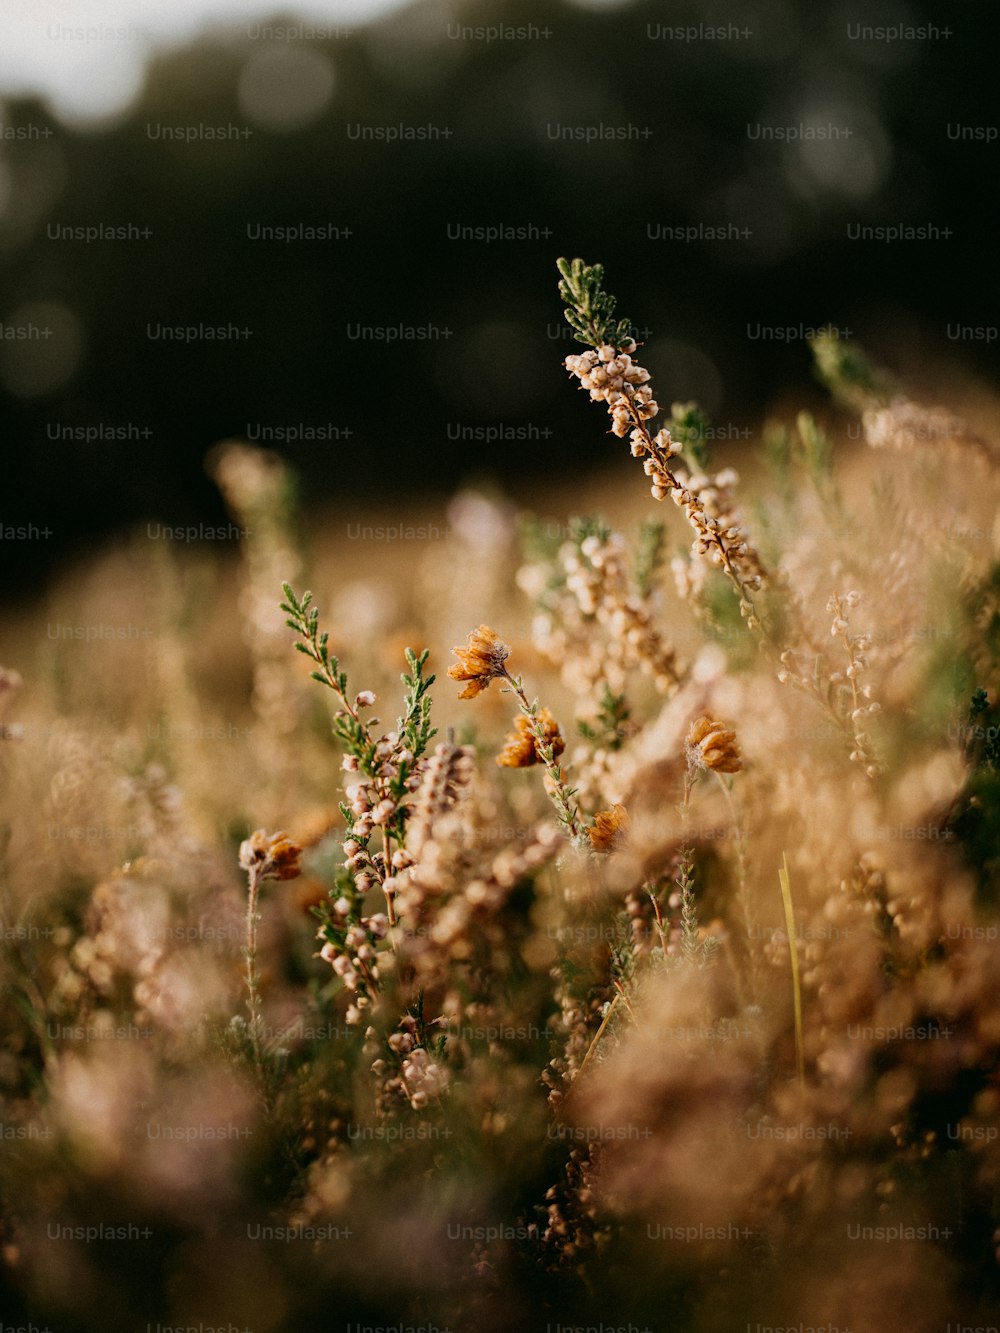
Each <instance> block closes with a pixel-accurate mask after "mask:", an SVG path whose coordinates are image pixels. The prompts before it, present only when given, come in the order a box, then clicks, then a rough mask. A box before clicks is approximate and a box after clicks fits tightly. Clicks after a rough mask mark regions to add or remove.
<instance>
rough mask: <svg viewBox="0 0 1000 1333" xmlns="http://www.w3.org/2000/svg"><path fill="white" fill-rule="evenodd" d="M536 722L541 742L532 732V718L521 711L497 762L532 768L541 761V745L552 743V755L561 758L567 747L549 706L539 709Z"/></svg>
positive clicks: (507, 766) (504, 766) (504, 764)
mask: <svg viewBox="0 0 1000 1333" xmlns="http://www.w3.org/2000/svg"><path fill="white" fill-rule="evenodd" d="M535 723H536V726H537V727H538V728H540V729H541V732H542V740H541V742H539V741H538V740H536V739H535V737H534V736H532V734H531V719H530V718H528V717H525V716H524V714H523V713H521V714H519V715H518V716H517V717H516V718H515V719H514V730H513V731H512V732H511V733H510V734H509V735H508V736H507V738H506V740H505V741H504V747H503V749H502V750H501V751H500V753H499V754H498V755H497V763H498V764H499V765H500V767H501V768H530V767H531V765H532V764H537V763H540V762H541V754H540V753H539V748H540V746H546V745H551V746H552V757H553V758H554V759H558V758H559V756H560V755H561V754H562V752H563V750H565V748H566V742H565V741H564V740H563V738H562V735H561V733H560V731H559V723H558V722H557V721H556V720H555V718H554V717H553V716H552V714H551V713H550V712H549V710H548V709H547V708H541V709H539V711H538V716H537V718H536V719H535Z"/></svg>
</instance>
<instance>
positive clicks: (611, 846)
mask: <svg viewBox="0 0 1000 1333" xmlns="http://www.w3.org/2000/svg"><path fill="white" fill-rule="evenodd" d="M631 822H632V821H631V820H630V819H629V817H628V811H627V810H626V809H625V807H624V806H623V805H613V806H612V807H611V809H610V810H598V812H597V814H596V815H595V816H594V822H593V824H591V826H590V828H589V829H588V830H587V832H588V834H589V835H590V845H591V847H592V848H593V849H594V851H595V852H613V851H615V850H616V849H617V848H618V847H619V846H621V844H622V842H623V841H624V840H625V837H626V836H627V834H628V830H629V825H630V824H631Z"/></svg>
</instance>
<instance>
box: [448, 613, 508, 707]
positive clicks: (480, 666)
mask: <svg viewBox="0 0 1000 1333" xmlns="http://www.w3.org/2000/svg"><path fill="white" fill-rule="evenodd" d="M468 638H469V646H468V647H467V648H453V649H452V650H451V651H452V652H453V653H454V654H455V656H456V657H457V658H458V661H457V663H456V664H455V665H454V666H452V667H449V668H448V675H449V676H450V677H451V679H452V680H467V681H468V682H469V683H468V685H466V687H465V689H464V690H463V691H462V692H461V694H460V695H459V696H458V697H459V698H460V699H474V698H475V697H476V695H477V694H480V693H481V692H482V691H483V690H485V689H486V687H487V686H488V685H489V683H490V681H491V680H499V679H500V678H501V677H505V676H506V675H507V669H506V667H505V666H504V663H505V662H506V661H507V658H508V657H509V656H510V649H509V648H508V647H507V645H506V644H505V643H503V642H501V640H500V639H499V638H498V637H497V635H496V634H494V632H493V631H492V630H491V629H490V628H489V626H488V625H480V626H479V628H478V629H476V630H472V631H471V633H470V634H469V636H468Z"/></svg>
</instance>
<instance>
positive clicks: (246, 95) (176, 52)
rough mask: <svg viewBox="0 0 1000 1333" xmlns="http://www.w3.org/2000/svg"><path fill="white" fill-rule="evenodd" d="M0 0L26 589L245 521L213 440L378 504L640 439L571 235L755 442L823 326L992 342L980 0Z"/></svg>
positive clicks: (913, 375)
mask: <svg viewBox="0 0 1000 1333" xmlns="http://www.w3.org/2000/svg"><path fill="white" fill-rule="evenodd" d="M0 24H2V25H3V31H2V33H0V431H2V438H3V440H4V442H5V451H4V453H5V464H4V469H3V503H2V507H0V524H2V528H0V531H2V533H3V542H2V552H3V558H2V561H0V571H2V572H0V577H2V579H3V581H4V585H5V591H6V592H7V593H8V594H9V595H10V594H13V595H15V596H16V595H17V594H18V591H20V593H21V594H22V595H26V594H27V592H28V591H29V589H28V585H27V582H26V581H27V580H29V579H30V580H32V582H33V584H35V585H37V582H38V581H39V580H45V579H47V578H49V577H51V575H52V574H53V573H54V572H56V571H57V570H58V569H59V568H60V567H63V566H65V565H67V564H68V563H69V562H70V561H71V560H73V559H76V558H77V557H78V556H79V555H80V554H81V553H83V552H86V551H87V550H88V549H89V548H90V547H91V546H97V545H100V544H101V543H102V542H103V541H104V540H105V539H106V538H107V537H108V536H110V535H112V534H116V533H121V532H127V531H131V530H134V529H135V527H136V525H141V524H145V523H154V524H155V523H160V524H162V525H166V526H168V527H174V526H182V525H185V526H186V525H192V524H193V525H198V524H207V525H217V524H224V523H225V522H227V514H226V511H225V508H224V506H223V502H222V500H221V498H220V496H219V494H218V492H217V491H216V489H215V487H214V485H213V484H212V481H211V480H210V478H209V476H208V475H207V473H206V471H205V467H204V459H205V456H206V453H207V452H208V450H209V449H210V448H211V446H212V445H213V444H214V443H215V442H217V441H218V440H220V439H223V438H241V439H246V440H250V441H252V442H255V443H264V444H267V445H268V446H269V447H270V448H272V449H274V450H275V451H277V452H278V453H280V454H281V455H282V456H283V457H284V458H285V459H286V460H287V461H288V462H289V463H291V464H292V466H293V468H294V469H295V471H296V472H297V474H298V476H299V478H300V482H301V486H302V491H303V497H304V499H305V500H306V509H307V512H310V513H313V514H315V513H316V512H318V506H320V505H321V504H322V502H332V503H335V504H339V505H341V506H348V507H350V506H353V505H356V504H358V503H362V502H363V503H365V504H366V505H371V504H372V503H374V504H375V506H376V507H378V506H383V507H384V510H385V516H386V521H387V522H393V521H398V517H399V505H400V503H401V502H402V501H403V498H404V497H419V496H423V497H425V498H427V497H430V496H433V495H434V494H436V493H438V492H440V493H442V494H443V493H445V492H448V493H450V492H452V491H453V490H454V489H455V488H456V487H457V486H460V485H463V484H468V483H474V484H483V483H484V482H489V481H492V483H493V484H494V485H495V486H496V487H498V488H500V489H503V490H507V491H512V490H517V488H519V487H520V488H522V490H523V489H524V488H527V489H528V490H529V491H530V490H531V488H532V487H534V486H536V485H537V484H538V483H539V481H540V479H542V478H543V477H549V478H551V477H553V476H557V475H562V476H564V477H565V476H567V473H570V474H572V476H573V477H574V478H577V479H578V478H579V477H580V474H581V473H583V472H591V473H593V472H595V470H597V471H600V469H602V468H603V467H606V466H607V465H608V462H609V460H610V459H612V458H613V460H614V465H615V466H618V465H619V464H620V465H621V466H622V467H627V466H628V460H627V458H625V457H622V455H623V453H624V451H623V450H621V448H620V446H617V445H613V444H612V443H611V442H610V440H609V439H608V437H606V436H605V435H604V434H603V428H602V425H601V423H600V421H599V419H598V417H597V415H596V414H595V413H593V412H591V411H589V410H588V408H587V405H586V404H585V403H584V402H583V400H582V399H580V398H579V397H578V396H577V395H575V394H573V393H571V392H570V391H569V386H568V385H567V384H566V383H565V381H564V379H563V376H562V374H561V372H560V370H559V361H560V359H561V358H562V356H564V355H565V354H566V352H568V351H569V350H571V348H572V346H573V344H572V342H571V340H570V337H569V330H568V328H567V327H566V326H565V324H564V322H563V320H562V317H561V305H560V302H559V299H558V294H557V289H556V270H555V260H556V257H557V256H559V255H563V254H565V255H571V256H572V255H577V254H579V255H581V256H583V257H584V258H585V259H587V260H588V261H589V262H595V261H599V262H602V263H604V265H605V267H606V270H607V280H608V286H609V288H610V290H612V291H613V292H616V293H618V295H619V298H620V306H619V313H620V314H621V315H624V316H626V317H629V318H631V319H633V320H634V321H636V324H635V328H636V334H637V336H638V337H639V339H640V340H641V341H643V342H645V343H646V347H645V349H644V352H643V359H644V362H645V363H646V364H647V365H648V366H649V368H650V369H651V370H652V371H653V373H654V377H655V379H656V383H657V388H658V396H659V398H660V400H661V401H665V402H667V403H669V401H670V400H671V399H673V398H680V399H684V400H686V399H697V400H699V401H700V402H701V404H702V405H703V407H704V408H705V409H706V410H707V411H708V412H709V413H710V415H711V416H712V418H713V419H714V420H715V422H716V424H717V426H718V428H719V432H720V436H721V437H722V438H730V439H732V440H735V441H738V442H739V448H740V449H741V450H746V449H750V448H752V447H753V441H754V440H755V439H756V437H757V434H758V430H759V425H760V420H761V416H762V414H763V413H764V412H765V411H766V410H767V409H768V408H769V407H771V406H773V405H774V404H775V403H776V402H778V401H780V400H783V399H784V398H785V397H788V398H789V399H792V398H793V399H794V402H795V404H796V406H808V405H809V403H810V402H811V401H812V397H813V396H814V395H815V397H816V399H817V401H819V393H818V389H817V388H816V386H815V384H814V381H813V378H812V372H811V358H810V355H809V350H808V346H807V344H806V342H805V340H804V335H805V333H807V332H808V330H809V329H810V328H812V327H816V326H819V325H822V324H827V323H832V324H834V325H836V326H837V327H838V328H839V329H841V330H842V332H843V334H844V336H852V337H856V338H857V339H858V340H859V342H861V343H862V344H864V345H865V346H867V347H868V348H869V349H870V350H871V351H872V353H873V354H874V355H875V357H876V359H878V360H881V361H882V362H885V363H887V364H888V365H889V366H891V367H893V368H894V369H899V370H901V371H904V372H905V373H906V374H907V376H908V379H909V382H910V384H911V385H912V387H913V389H914V392H915V393H916V395H917V396H920V393H921V389H922V388H926V389H927V390H928V392H929V391H931V390H932V389H935V388H936V387H937V386H940V385H942V384H947V385H948V387H949V391H950V397H951V400H952V401H954V400H955V398H956V397H961V393H960V389H961V384H962V383H963V382H968V381H980V382H981V381H982V380H983V379H984V378H987V379H988V378H989V377H990V376H991V375H993V374H994V372H995V347H994V346H993V345H992V340H991V337H990V330H991V328H992V337H993V338H995V336H996V329H995V319H996V288H995V277H994V274H995V267H994V265H993V264H992V263H991V262H990V258H991V247H992V242H993V238H994V236H995V233H996V223H997V215H996V200H995V180H996V165H995V164H996V151H997V148H996V142H995V136H996V127H995V125H993V121H994V120H995V102H994V88H995V70H994V63H995V61H994V56H993V53H992V50H991V43H990V42H989V41H988V40H986V38H987V37H988V35H989V33H990V31H993V30H995V8H994V6H992V5H991V4H988V3H987V0H970V2H969V3H967V4H964V5H963V6H962V7H961V9H960V10H955V9H954V8H949V7H947V6H938V7H937V8H936V9H931V8H920V7H917V6H916V5H913V4H904V3H901V2H900V0H880V2H877V3H867V2H866V3H865V4H860V3H845V4H840V3H836V4H832V5H823V6H815V5H810V4H808V3H806V0H758V2H757V3H753V4H750V5H740V6H727V5H725V4H722V3H716V2H715V0H672V3H670V4H669V5H664V4H663V3H642V0H636V2H635V3H620V2H615V3H607V2H606V0H580V2H579V3H558V2H557V0H532V3H530V4H528V3H518V0H498V2H496V3H479V4H474V5H473V4H461V3H445V2H443V0H420V3H417V4H404V5H398V4H391V3H385V0H355V2H354V3H343V4H335V3H314V4H303V5H300V6H288V7H285V8H282V9H279V10H275V9H272V8H270V7H268V6H257V5H255V4H249V5H248V4H245V3H237V2H236V0H183V2H182V0H170V2H169V3H165V2H164V3H150V0H145V2H143V0H119V3H115V4H107V3H96V2H94V3H91V2H90V0H72V2H69V0H67V2H65V3H59V2H57V0H7V3H6V4H5V5H4V7H3V16H2V17H0ZM991 118H992V119H991ZM991 126H992V135H991V133H990V129H991ZM865 228H875V229H878V228H904V229H905V228H913V229H915V234H914V238H913V239H904V238H902V237H898V236H896V237H894V234H893V233H892V232H891V231H890V232H889V233H888V236H889V239H887V238H886V233H884V232H879V231H877V230H876V231H874V232H872V231H865V230H864V229H865ZM908 235H909V234H908ZM643 321H646V322H643ZM567 465H569V466H568V467H567Z"/></svg>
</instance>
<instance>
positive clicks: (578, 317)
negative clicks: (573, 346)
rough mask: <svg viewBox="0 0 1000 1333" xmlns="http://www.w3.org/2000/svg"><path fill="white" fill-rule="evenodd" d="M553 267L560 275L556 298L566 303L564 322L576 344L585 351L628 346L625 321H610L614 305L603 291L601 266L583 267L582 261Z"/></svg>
mask: <svg viewBox="0 0 1000 1333" xmlns="http://www.w3.org/2000/svg"><path fill="white" fill-rule="evenodd" d="M556 263H557V265H558V268H559V272H560V273H561V274H562V279H561V281H560V283H559V295H560V296H561V297H562V299H563V300H564V301H565V302H566V303H567V306H566V310H565V315H566V319H567V321H568V322H569V324H570V327H571V328H572V329H573V330H574V331H575V333H576V340H577V342H581V343H584V344H585V345H586V346H587V347H601V346H602V345H603V344H604V343H610V344H611V346H612V347H615V348H619V347H622V346H624V344H625V343H627V342H629V341H630V335H629V328H630V324H629V321H628V320H627V319H619V320H615V319H613V318H612V315H613V314H614V309H615V305H616V304H617V302H616V300H615V298H614V297H613V296H611V295H609V294H608V293H607V292H606V291H605V290H604V287H603V283H604V265H603V264H585V263H584V262H583V260H582V259H574V260H572V262H571V261H569V260H566V259H559V260H557V261H556Z"/></svg>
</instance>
